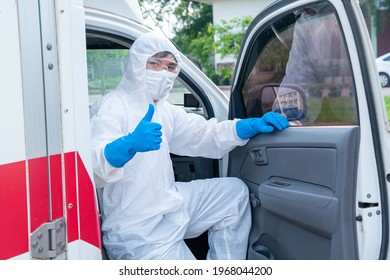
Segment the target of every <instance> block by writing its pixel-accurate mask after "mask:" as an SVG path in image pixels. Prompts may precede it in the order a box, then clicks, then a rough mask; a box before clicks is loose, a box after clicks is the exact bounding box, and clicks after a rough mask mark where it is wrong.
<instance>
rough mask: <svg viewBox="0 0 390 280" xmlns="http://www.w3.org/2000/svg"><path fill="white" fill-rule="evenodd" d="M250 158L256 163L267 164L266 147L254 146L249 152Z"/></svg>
mask: <svg viewBox="0 0 390 280" xmlns="http://www.w3.org/2000/svg"><path fill="white" fill-rule="evenodd" d="M249 153H250V155H251V158H252V160H253V161H254V163H255V164H256V165H267V164H268V157H267V149H266V147H261V148H256V149H253V150H251V151H250V152H249Z"/></svg>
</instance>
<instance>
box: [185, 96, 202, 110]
mask: <svg viewBox="0 0 390 280" xmlns="http://www.w3.org/2000/svg"><path fill="white" fill-rule="evenodd" d="M184 107H192V108H199V107H200V103H199V101H198V99H196V97H195V96H194V95H192V94H191V93H185V94H184Z"/></svg>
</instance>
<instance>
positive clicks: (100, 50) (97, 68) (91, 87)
mask: <svg viewBox="0 0 390 280" xmlns="http://www.w3.org/2000/svg"><path fill="white" fill-rule="evenodd" d="M130 46H131V45H130V43H128V42H121V41H120V40H118V39H114V38H110V37H109V36H108V35H96V34H90V33H88V34H87V64H88V92H89V105H90V106H91V105H92V104H94V103H95V102H96V101H97V100H98V99H99V98H100V97H101V96H103V95H105V94H107V93H108V92H110V91H113V90H115V89H116V87H117V86H118V84H119V83H120V81H121V79H122V76H123V74H124V72H125V69H126V64H127V59H128V54H129V48H130ZM194 93H195V92H194V91H193V90H192V89H191V87H190V86H188V85H187V84H186V83H185V82H184V81H183V80H182V79H181V78H180V76H179V77H178V78H176V80H175V82H174V85H173V88H172V90H171V92H170V94H169V95H168V99H167V101H168V102H169V103H171V104H173V105H176V106H180V107H185V110H186V111H187V112H192V113H196V114H200V115H203V116H205V117H207V113H206V112H205V111H204V110H203V107H204V106H203V105H202V103H201V101H199V100H200V98H198V97H197V96H196V94H194ZM188 100H191V101H192V102H189V101H188Z"/></svg>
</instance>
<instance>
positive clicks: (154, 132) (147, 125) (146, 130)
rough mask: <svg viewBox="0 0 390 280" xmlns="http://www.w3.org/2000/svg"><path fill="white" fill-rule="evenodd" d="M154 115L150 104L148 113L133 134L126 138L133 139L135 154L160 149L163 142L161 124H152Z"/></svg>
mask: <svg viewBox="0 0 390 280" xmlns="http://www.w3.org/2000/svg"><path fill="white" fill-rule="evenodd" d="M153 114H154V106H153V105H152V104H149V109H148V112H147V113H146V115H145V117H143V119H142V120H141V121H140V122H139V124H138V125H137V127H136V128H135V130H134V131H133V133H131V134H129V135H127V136H126V137H130V136H131V138H132V141H131V142H132V145H133V147H134V150H135V152H147V151H153V150H158V149H160V144H161V142H162V139H161V136H162V132H161V128H162V126H161V124H159V123H154V122H151V121H152V118H153Z"/></svg>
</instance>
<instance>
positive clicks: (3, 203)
mask: <svg viewBox="0 0 390 280" xmlns="http://www.w3.org/2000/svg"><path fill="white" fill-rule="evenodd" d="M27 211H28V210H27V189H26V162H25V161H20V162H15V163H12V164H4V165H0V221H1V226H0V248H1V249H0V259H2V260H4V259H8V258H11V257H13V256H17V255H20V254H22V253H25V252H27V251H28V239H27V236H28V218H27Z"/></svg>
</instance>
